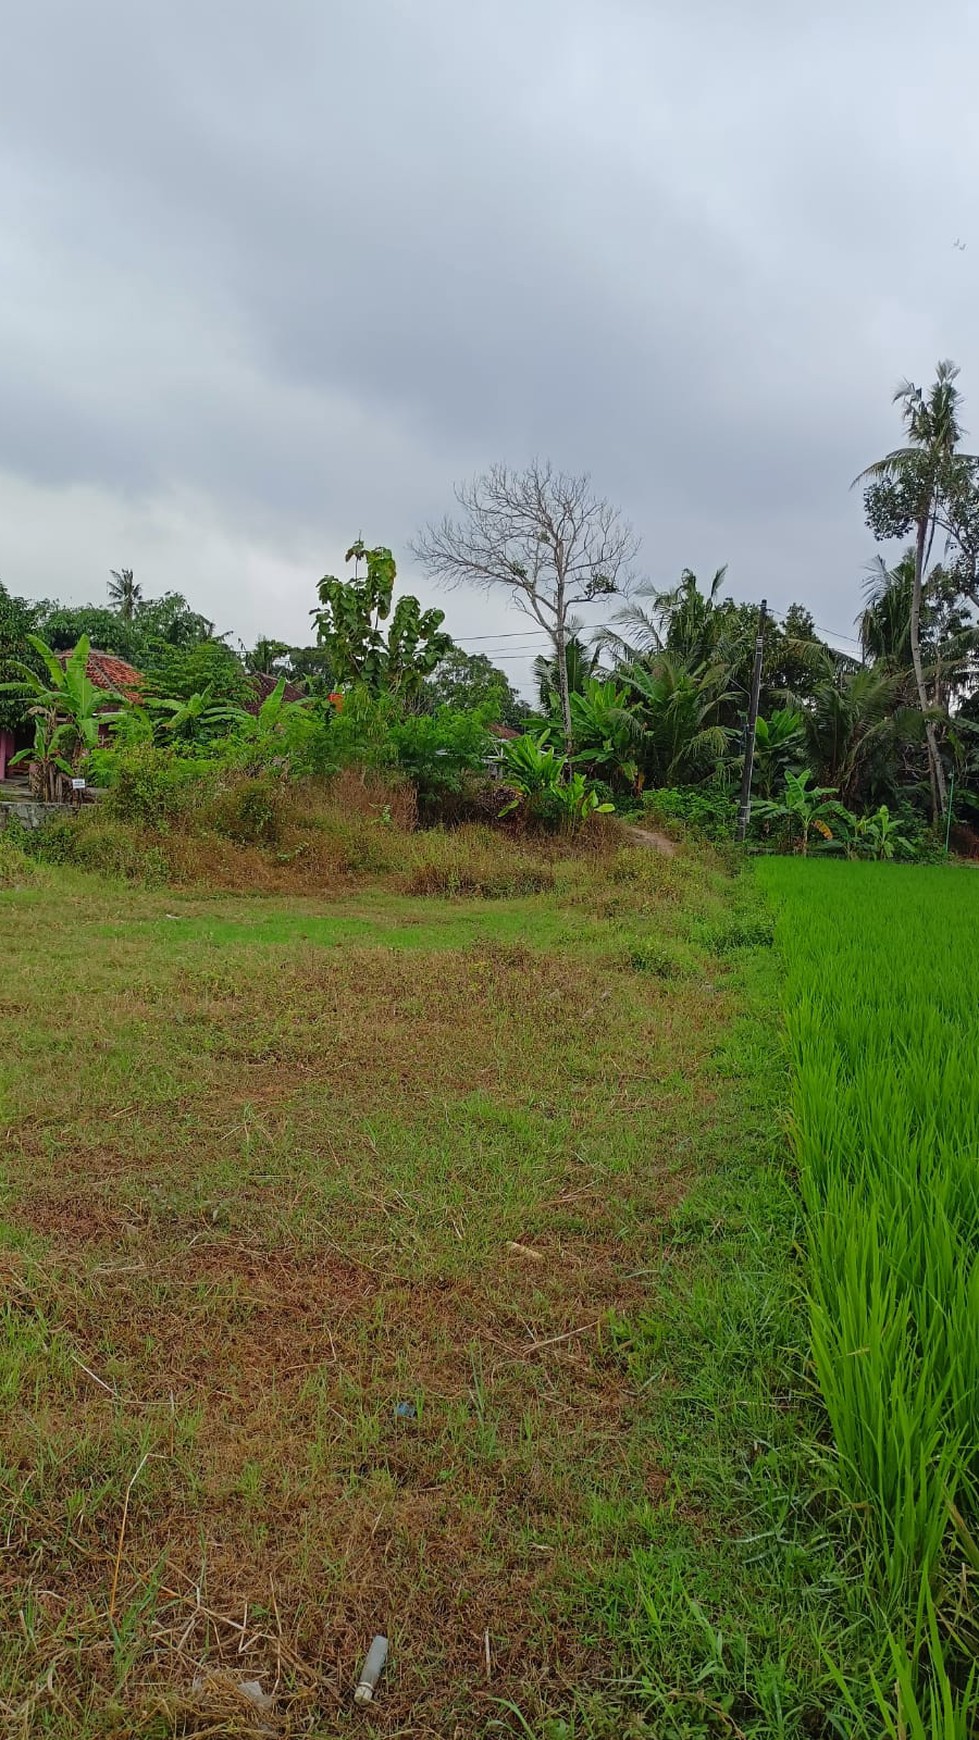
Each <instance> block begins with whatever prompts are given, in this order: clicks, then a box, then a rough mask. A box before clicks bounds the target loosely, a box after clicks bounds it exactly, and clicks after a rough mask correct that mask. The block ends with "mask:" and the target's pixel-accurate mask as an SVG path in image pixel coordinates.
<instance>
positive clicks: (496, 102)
mask: <svg viewBox="0 0 979 1740" xmlns="http://www.w3.org/2000/svg"><path fill="white" fill-rule="evenodd" d="M977 49H979V20H977V15H976V14H975V12H974V9H973V8H971V7H970V5H969V4H968V0H939V3H938V4H937V5H936V6H935V7H934V8H933V9H932V11H931V13H930V14H929V15H928V17H927V18H926V17H925V15H924V14H923V13H922V12H921V10H920V8H918V7H912V6H911V5H909V4H907V3H906V0H897V3H891V4H887V5H885V4H884V3H883V0H850V3H849V4H847V5H844V4H842V3H841V0H830V3H829V4H827V5H825V6H823V7H822V8H821V9H819V10H818V11H816V12H814V11H813V9H812V8H803V7H802V6H797V5H795V4H792V3H787V0H746V3H745V4H744V5H742V6H739V7H731V6H730V5H727V4H721V0H687V3H686V4H681V3H680V0H669V3H663V4H658V5H657V4H652V3H651V0H565V3H563V4H558V3H557V0H495V4H493V5H492V6H491V5H488V4H487V5H482V4H476V5H470V6H462V5H460V4H459V3H458V0H277V4H276V5H274V6H273V5H271V4H269V3H268V0H193V3H191V0H170V3H169V4H168V5H167V6H166V7H156V6H150V5H149V4H143V3H141V0H90V3H89V4H88V5H87V6H85V7H79V6H78V5H77V4H76V3H75V0H34V3H33V4H32V6H31V7H30V8H21V9H19V11H18V12H16V13H13V14H11V15H10V16H8V18H7V20H6V22H5V46H4V63H5V65H4V72H5V78H4V86H5V88H4V104H3V106H2V110H0V216H2V219H3V224H2V232H0V233H2V239H0V257H2V263H3V286H4V288H3V294H2V297H0V321H2V340H3V342H2V343H0V472H2V480H0V481H2V487H0V510H2V515H0V523H3V525H4V526H5V528H6V531H5V534H4V536H5V538H6V545H7V547H6V549H4V547H3V544H4V538H3V537H0V573H3V575H4V577H5V579H6V580H7V581H8V583H10V584H14V585H16V584H18V583H20V584H22V585H23V587H24V588H25V589H34V590H46V591H51V590H55V589H60V590H62V591H65V592H72V593H74V595H76V596H81V595H83V594H85V593H88V592H91V591H93V590H95V589H97V588H98V587H99V586H101V585H102V584H103V582H104V576H105V571H106V569H107V568H108V567H109V565H110V564H112V565H118V563H119V561H120V560H126V561H127V562H130V563H132V565H133V566H135V567H137V568H139V569H140V570H141V572H143V573H144V574H145V575H146V576H147V578H148V580H149V582H150V584H151V586H156V585H163V584H184V585H187V586H193V587H194V588H196V589H197V590H198V591H199V592H200V593H202V595H203V597H202V602H204V603H205V604H206V606H207V608H208V610H209V611H210V612H211V613H212V614H214V615H216V616H218V617H219V618H220V619H221V620H222V621H228V622H232V623H234V625H235V626H236V627H237V628H239V629H240V631H241V632H242V633H245V634H253V633H255V632H257V631H258V629H259V628H266V629H272V628H276V627H282V628H284V629H286V630H287V631H288V632H290V633H298V632H299V630H300V627H301V625H302V622H303V620H304V613H305V611H306V609H307V608H308V604H309V602H310V599H309V592H310V587H311V582H312V580H313V579H315V577H316V575H317V574H318V573H319V572H321V571H322V569H323V568H324V567H325V566H327V565H333V564H335V563H336V562H337V560H338V559H339V555H340V553H341V551H342V548H343V546H344V544H345V542H346V541H347V539H348V536H349V535H352V534H353V533H355V532H356V531H358V530H361V529H362V530H363V531H364V532H365V534H366V535H368V536H370V537H377V538H384V539H385V540H387V541H390V542H392V543H394V544H395V545H396V546H401V547H402V548H403V547H404V545H405V544H406V542H407V539H408V538H409V536H410V535H411V533H412V531H413V530H414V529H415V527H416V525H417V523H418V522H419V521H420V520H421V519H424V518H426V517H428V516H429V515H431V514H435V513H438V512H439V511H441V509H442V508H443V507H444V506H445V505H446V504H447V503H448V501H449V500H450V497H451V485H452V482H453V480H454V479H456V478H458V477H459V476H461V475H464V474H465V473H467V472H468V471H470V470H471V469H473V468H474V467H476V466H479V465H482V464H484V463H486V462H488V461H490V460H492V459H495V458H506V459H509V460H511V461H516V462H519V461H520V460H521V459H522V458H524V457H527V456H529V455H530V454H532V453H535V452H540V453H548V454H550V455H551V456H552V457H553V458H554V459H555V460H556V461H557V462H558V463H561V464H564V465H567V466H568V467H571V468H574V469H585V468H587V469H590V470H591V471H592V472H593V474H594V476H595V479H596V482H598V483H599V484H600V486H601V488H602V489H603V490H604V491H606V492H607V493H608V494H610V495H611V496H613V497H614V498H616V499H617V500H620V501H621V502H622V504H623V506H624V508H625V509H626V510H627V512H628V513H629V515H630V517H632V518H633V519H634V521H635V522H636V524H637V526H638V527H639V528H640V530H641V531H642V533H643V535H644V558H643V559H644V566H645V567H646V569H647V570H648V571H649V572H650V573H652V574H653V575H655V577H656V578H657V579H661V580H665V579H667V578H668V577H669V576H670V575H671V574H673V573H675V572H676V570H677V569H678V568H679V567H680V566H681V565H683V564H684V563H690V564H692V565H694V566H702V567H704V568H713V567H714V566H716V565H717V564H718V563H719V562H721V561H723V560H725V559H728V560H730V562H731V565H732V580H733V584H734V587H735V590H737V591H739V592H741V593H743V594H746V593H754V594H757V593H758V592H759V591H760V590H762V589H764V590H766V591H767V592H768V595H769V597H770V598H771V599H773V601H774V602H775V603H776V604H779V605H784V604H785V603H787V602H788V601H789V598H790V597H792V596H795V595H798V596H802V597H804V598H805V599H807V600H808V601H809V602H811V603H812V605H813V606H814V608H815V609H816V614H817V617H818V618H819V619H820V620H821V621H825V622H828V623H829V625H830V626H834V627H839V628H841V629H846V628H847V627H848V626H849V625H850V623H851V622H852V618H853V615H854V613H855V610H856V607H857V595H858V587H859V579H860V572H861V566H862V564H863V562H864V561H865V559H866V557H867V555H868V554H869V542H868V540H867V538H866V535H865V534H864V532H863V530H862V527H861V521H860V508H859V500H858V499H857V498H856V497H853V496H850V495H849V494H848V488H847V486H848V484H849V480H850V478H851V477H852V476H853V475H854V473H855V472H856V471H857V470H858V469H859V467H860V466H861V465H862V464H864V463H865V462H866V461H867V460H868V459H869V458H870V457H872V456H873V455H874V454H875V453H876V452H878V451H879V450H880V449H881V448H882V446H883V445H884V444H886V443H888V442H889V441H890V439H891V436H892V433H893V431H894V423H893V414H892V413H891V411H890V409H889V405H888V399H889V394H890V391H891V390H892V387H893V385H894V383H895V381H896V379H897V378H898V377H899V376H901V375H904V374H910V375H912V376H925V375H927V373H928V371H929V370H930V368H931V367H932V365H933V364H934V362H935V360H936V359H937V357H938V356H940V355H945V354H951V355H953V356H955V357H956V358H958V360H960V361H961V362H962V364H963V367H964V385H965V388H966V391H967V393H968V392H969V390H970V389H971V390H972V395H973V398H974V399H975V398H976V396H977V395H979V346H977V344H976V342H975V340H974V338H973V324H974V323H973V320H972V318H971V316H972V310H973V305H974V301H975V288H976V261H977V260H979V224H975V225H974V227H973V219H974V208H975V200H974V195H973V193H972V180H973V176H972V165H973V163H974V161H975V147H976V132H977V127H979V123H977V122H976V121H975V119H974V118H973V116H974V103H973V97H972V77H973V69H974V67H975V65H976V51H977ZM956 238H960V239H961V240H963V241H965V242H966V243H967V248H966V251H965V252H962V251H961V250H959V249H956V248H953V245H952V244H953V241H954V240H955V239H956ZM970 240H971V246H970V245H968V244H970ZM127 541H128V547H127V548H126V549H125V550H123V549H122V548H121V546H122V544H123V543H124V542H127ZM133 546H135V547H133ZM450 608H451V612H452V620H453V624H454V625H455V626H456V627H458V628H460V630H468V632H470V633H472V634H476V633H489V632H494V631H496V630H498V629H499V630H502V629H504V628H509V627H512V626H514V625H513V624H512V623H511V622H507V621H505V620H502V619H501V618H500V616H499V613H498V612H497V611H496V610H494V608H493V606H492V604H491V603H489V602H487V601H486V600H483V599H474V600H471V601H465V600H462V599H459V598H454V599H453V600H452V601H451V607H450ZM501 644H502V643H501ZM514 668H515V669H516V668H518V667H517V666H516V665H515V666H514Z"/></svg>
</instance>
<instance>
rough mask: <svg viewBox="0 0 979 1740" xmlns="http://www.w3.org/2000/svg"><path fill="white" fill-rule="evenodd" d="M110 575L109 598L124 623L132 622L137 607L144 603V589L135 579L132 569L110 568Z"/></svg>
mask: <svg viewBox="0 0 979 1740" xmlns="http://www.w3.org/2000/svg"><path fill="white" fill-rule="evenodd" d="M109 574H110V580H109V597H110V598H111V600H112V602H113V604H114V605H115V607H116V609H117V610H118V612H119V615H120V616H121V617H122V620H123V622H132V620H133V617H134V615H135V613H136V606H137V604H139V603H140V602H141V601H142V597H143V589H142V587H141V586H139V585H137V583H136V581H135V580H134V579H133V571H132V569H131V568H110V569H109Z"/></svg>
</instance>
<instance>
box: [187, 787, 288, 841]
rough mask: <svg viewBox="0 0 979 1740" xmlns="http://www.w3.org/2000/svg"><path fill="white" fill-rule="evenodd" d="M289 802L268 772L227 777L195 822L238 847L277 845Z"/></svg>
mask: <svg viewBox="0 0 979 1740" xmlns="http://www.w3.org/2000/svg"><path fill="white" fill-rule="evenodd" d="M291 809H292V804H291V802H290V798H289V795H288V792H287V789H286V787H284V786H283V784H282V782H281V781H280V780H276V779H275V778H274V777H273V776H272V775H270V774H262V775H259V776H255V777H252V778H248V777H247V776H246V775H242V776H240V777H238V778H235V779H231V780H228V781H227V782H226V783H225V784H223V785H222V786H221V787H220V789H219V790H218V791H217V792H216V793H215V795H214V797H213V798H212V799H211V801H210V803H208V804H207V805H206V806H205V807H204V808H203V809H202V810H201V811H200V812H199V813H198V816H197V818H196V821H197V825H198V826H199V827H201V828H203V829H204V830H213V832H214V833H215V834H221V835H222V836H223V838H225V839H227V840H233V841H235V843H236V844H237V845H239V846H277V845H278V844H279V842H280V840H281V839H282V834H283V830H284V828H285V825H286V822H287V820H288V819H289V815H290V811H291Z"/></svg>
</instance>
